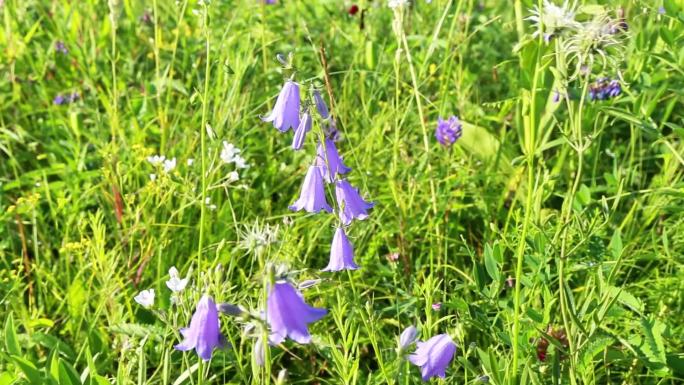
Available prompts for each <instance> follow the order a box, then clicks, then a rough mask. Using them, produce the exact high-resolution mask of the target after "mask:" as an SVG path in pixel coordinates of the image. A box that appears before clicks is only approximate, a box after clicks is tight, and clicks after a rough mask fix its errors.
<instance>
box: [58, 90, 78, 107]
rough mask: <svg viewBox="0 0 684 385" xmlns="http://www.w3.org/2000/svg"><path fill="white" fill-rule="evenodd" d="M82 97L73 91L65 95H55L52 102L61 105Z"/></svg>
mask: <svg viewBox="0 0 684 385" xmlns="http://www.w3.org/2000/svg"><path fill="white" fill-rule="evenodd" d="M80 98H81V96H80V95H79V93H78V92H72V93H70V94H65V95H63V94H58V95H57V96H55V98H54V99H52V104H54V105H56V106H61V105H64V104H71V103H74V102H75V101H77V100H78V99H80Z"/></svg>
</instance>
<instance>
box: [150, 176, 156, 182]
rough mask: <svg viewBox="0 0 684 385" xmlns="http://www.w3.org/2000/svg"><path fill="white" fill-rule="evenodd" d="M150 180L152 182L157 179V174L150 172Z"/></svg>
mask: <svg viewBox="0 0 684 385" xmlns="http://www.w3.org/2000/svg"><path fill="white" fill-rule="evenodd" d="M150 180H151V181H152V182H154V181H155V180H157V174H150Z"/></svg>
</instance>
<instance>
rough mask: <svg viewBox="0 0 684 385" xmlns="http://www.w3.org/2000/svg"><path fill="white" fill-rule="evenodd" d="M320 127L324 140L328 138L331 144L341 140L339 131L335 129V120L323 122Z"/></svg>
mask: <svg viewBox="0 0 684 385" xmlns="http://www.w3.org/2000/svg"><path fill="white" fill-rule="evenodd" d="M322 126H323V132H324V133H325V137H326V138H329V139H330V140H332V141H333V142H339V141H340V140H341V139H342V135H341V134H340V130H338V129H337V123H336V122H335V119H330V120H325V121H323V124H322Z"/></svg>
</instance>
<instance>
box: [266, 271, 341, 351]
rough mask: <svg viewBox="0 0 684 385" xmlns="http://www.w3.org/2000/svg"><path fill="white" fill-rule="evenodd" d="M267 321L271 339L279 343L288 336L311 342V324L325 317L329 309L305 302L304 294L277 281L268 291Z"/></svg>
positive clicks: (301, 341)
mask: <svg viewBox="0 0 684 385" xmlns="http://www.w3.org/2000/svg"><path fill="white" fill-rule="evenodd" d="M266 305H267V308H266V321H267V322H268V324H269V325H270V327H271V335H270V337H269V340H270V342H271V343H272V344H279V343H281V342H283V341H284V340H285V338H286V337H289V338H290V339H292V340H294V341H296V342H298V343H300V344H308V343H309V342H311V335H310V334H309V324H310V323H312V322H316V321H318V320H319V319H321V318H323V316H325V315H326V314H327V313H328V311H327V310H325V309H321V308H315V307H312V306H309V305H307V303H306V302H304V298H303V297H302V294H301V293H300V292H298V291H297V289H295V288H294V287H293V286H292V285H290V284H289V283H287V282H276V283H275V284H274V285H273V286H272V287H271V289H270V292H269V293H268V300H267V303H266Z"/></svg>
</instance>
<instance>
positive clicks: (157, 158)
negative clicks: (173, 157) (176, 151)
mask: <svg viewBox="0 0 684 385" xmlns="http://www.w3.org/2000/svg"><path fill="white" fill-rule="evenodd" d="M165 160H166V157H165V156H164V155H154V156H148V157H147V161H148V162H150V164H151V165H153V166H159V165H160V164H162V163H164V161H165Z"/></svg>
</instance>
